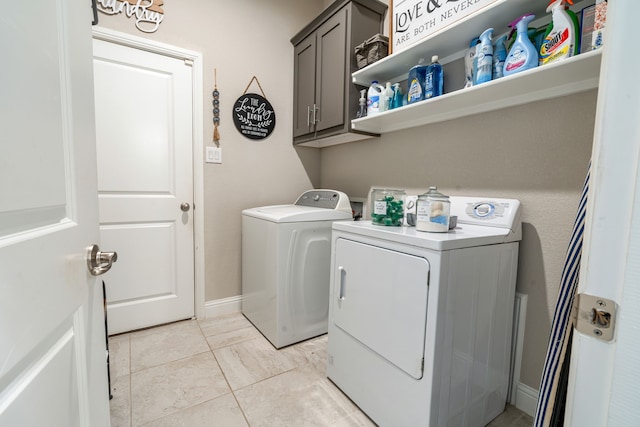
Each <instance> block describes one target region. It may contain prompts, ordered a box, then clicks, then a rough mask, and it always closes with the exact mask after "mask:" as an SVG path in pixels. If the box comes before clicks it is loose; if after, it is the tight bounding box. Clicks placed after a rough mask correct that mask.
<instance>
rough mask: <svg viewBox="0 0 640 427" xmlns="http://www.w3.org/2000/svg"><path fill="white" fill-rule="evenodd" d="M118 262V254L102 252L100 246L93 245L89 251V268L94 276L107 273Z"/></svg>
mask: <svg viewBox="0 0 640 427" xmlns="http://www.w3.org/2000/svg"><path fill="white" fill-rule="evenodd" d="M117 260H118V254H117V253H116V252H100V248H99V247H98V245H95V244H94V245H91V247H89V248H88V249H87V268H88V269H89V273H91V275H92V276H99V275H101V274H104V273H106V272H107V271H109V269H110V268H111V265H113V263H114V262H116V261H117Z"/></svg>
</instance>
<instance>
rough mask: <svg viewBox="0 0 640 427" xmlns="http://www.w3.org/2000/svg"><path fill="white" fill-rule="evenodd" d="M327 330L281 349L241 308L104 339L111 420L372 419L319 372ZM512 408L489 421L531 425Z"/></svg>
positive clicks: (228, 424) (120, 424) (115, 425)
mask: <svg viewBox="0 0 640 427" xmlns="http://www.w3.org/2000/svg"><path fill="white" fill-rule="evenodd" d="M326 346H327V337H326V335H325V336H321V337H318V338H314V339H311V340H308V341H305V342H302V343H300V344H296V345H294V346H290V347H287V348H284V349H281V350H279V351H278V350H276V349H274V347H273V346H272V345H271V344H270V343H269V342H268V341H267V340H266V339H265V338H264V337H263V336H262V335H261V334H260V333H259V332H258V331H257V330H256V329H255V328H254V327H253V326H252V325H251V323H249V321H247V320H246V319H245V318H244V317H243V316H242V315H241V314H240V313H237V314H230V315H225V316H220V317H216V318H212V319H206V320H202V321H196V320H187V321H183V322H178V323H173V324H170V325H164V326H159V327H156V328H151V329H147V330H143V331H137V332H132V333H128V334H122V335H117V336H113V337H110V338H109V350H110V359H111V383H112V394H113V400H111V425H112V427H137V426H147V427H160V426H166V427H179V426H185V427H200V426H216V427H236V426H238V427H240V426H245V427H246V426H251V427H257V426H265V427H274V426H277V427H282V426H295V427H302V426H331V427H334V426H344V427H350V426H375V424H374V423H372V422H371V420H369V418H367V417H366V416H365V415H364V414H363V413H362V412H361V411H360V410H359V409H358V407H357V406H355V405H354V404H353V403H352V402H351V401H350V400H349V399H348V398H347V397H346V396H345V395H344V394H343V393H342V392H341V391H340V390H339V389H338V388H337V387H336V386H334V385H333V383H331V381H329V380H328V379H327V378H326V377H325V361H326V357H327V353H326ZM531 424H532V419H531V417H529V416H528V415H526V414H524V413H522V412H520V411H518V410H517V409H516V408H514V407H511V406H509V407H507V410H506V411H505V412H504V413H503V414H502V415H500V417H498V418H496V419H495V420H494V421H493V422H492V423H491V424H490V426H492V427H506V426H516V427H524V426H531Z"/></svg>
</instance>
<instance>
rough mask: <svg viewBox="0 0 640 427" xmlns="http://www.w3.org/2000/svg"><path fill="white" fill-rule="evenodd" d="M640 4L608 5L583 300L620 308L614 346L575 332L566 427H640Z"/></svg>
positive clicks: (622, 0)
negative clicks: (639, 44) (631, 50)
mask: <svg viewBox="0 0 640 427" xmlns="http://www.w3.org/2000/svg"><path fill="white" fill-rule="evenodd" d="M638 14H640V2H638V1H637V0H616V1H613V2H609V6H608V11H607V24H606V38H605V47H604V48H605V51H604V52H603V56H602V61H603V63H602V69H601V72H600V87H599V91H598V106H597V111H596V127H595V139H594V150H593V157H592V167H591V170H592V172H591V187H590V193H589V204H588V207H587V213H588V214H587V215H588V216H587V221H586V226H585V241H584V249H583V251H584V254H583V261H582V269H581V272H580V284H579V285H578V292H581V293H587V294H591V295H597V296H599V297H604V298H608V299H612V300H614V301H615V302H616V304H617V305H618V313H617V316H616V321H617V325H616V330H615V333H614V341H612V342H603V341H600V340H598V339H596V338H593V337H590V336H586V335H583V334H582V333H579V332H577V331H574V339H573V350H572V355H571V368H570V378H569V391H568V396H567V412H566V423H565V425H567V426H615V427H618V426H638V425H640V393H638V383H640V368H639V364H638V361H639V359H638V354H640V330H639V329H638V324H640V310H638V307H639V306H640V279H639V277H640V276H639V274H638V272H640V168H639V166H640V162H639V161H640V121H639V120H638V118H639V117H640V85H638V84H637V70H638V69H640V57H638V56H637V55H629V54H628V52H626V51H625V50H624V49H621V47H622V46H623V45H624V44H625V43H626V42H627V41H628V40H629V37H633V36H634V31H635V28H636V26H637V22H636V21H637V20H636V17H637V16H638Z"/></svg>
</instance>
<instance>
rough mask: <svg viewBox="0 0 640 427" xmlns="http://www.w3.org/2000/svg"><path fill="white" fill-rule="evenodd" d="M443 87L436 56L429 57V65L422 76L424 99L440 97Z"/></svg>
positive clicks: (440, 66)
mask: <svg viewBox="0 0 640 427" xmlns="http://www.w3.org/2000/svg"><path fill="white" fill-rule="evenodd" d="M443 87H444V75H443V74H442V65H440V63H439V62H438V55H433V56H432V57H431V65H429V66H428V67H427V71H426V72H425V75H424V99H430V98H435V97H436V96H440V95H442V90H443Z"/></svg>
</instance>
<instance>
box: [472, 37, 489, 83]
mask: <svg viewBox="0 0 640 427" xmlns="http://www.w3.org/2000/svg"><path fill="white" fill-rule="evenodd" d="M491 37H493V28H487V29H486V30H484V31H483V33H482V34H480V53H478V61H477V73H478V75H477V77H476V84H480V83H486V82H488V81H491V76H492V74H493V45H492V44H491Z"/></svg>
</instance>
